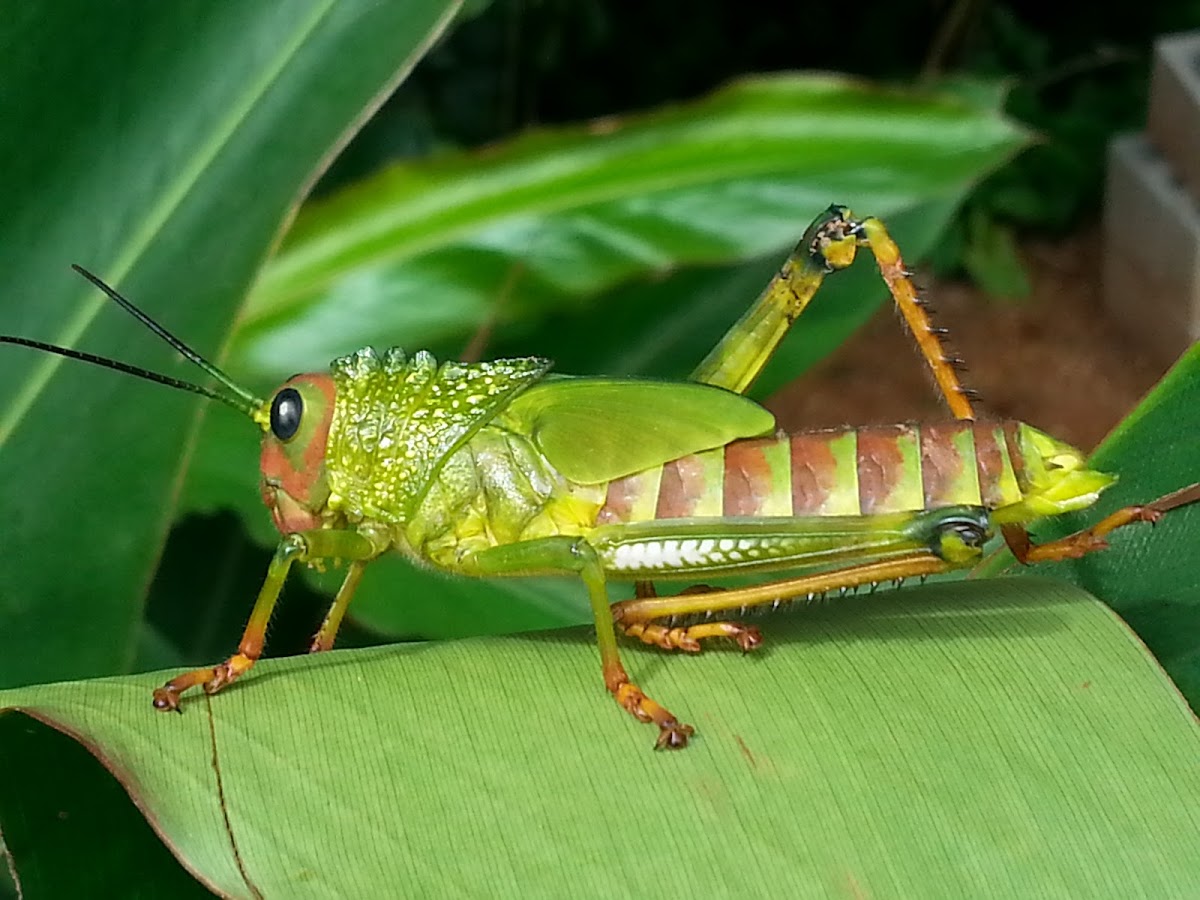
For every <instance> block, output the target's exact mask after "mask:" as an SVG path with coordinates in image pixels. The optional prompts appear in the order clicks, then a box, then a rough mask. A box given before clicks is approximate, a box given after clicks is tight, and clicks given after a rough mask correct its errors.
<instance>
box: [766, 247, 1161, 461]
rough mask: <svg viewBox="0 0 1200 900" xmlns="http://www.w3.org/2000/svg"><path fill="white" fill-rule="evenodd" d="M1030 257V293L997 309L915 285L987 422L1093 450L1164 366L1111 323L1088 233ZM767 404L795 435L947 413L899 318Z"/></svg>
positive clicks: (967, 293)
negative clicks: (1017, 424) (945, 333)
mask: <svg viewBox="0 0 1200 900" xmlns="http://www.w3.org/2000/svg"><path fill="white" fill-rule="evenodd" d="M1022 252H1023V254H1024V259H1025V263H1026V266H1027V270H1028V273H1029V276H1030V281H1031V283H1032V286H1033V292H1032V295H1031V296H1030V297H1028V298H1026V299H1024V300H1020V301H1000V300H995V299H991V298H988V297H986V296H983V295H981V294H980V292H979V291H978V290H977V289H975V288H974V287H972V286H970V285H967V284H964V283H960V282H951V281H946V282H937V281H934V282H931V281H930V279H929V278H928V277H927V276H925V277H923V276H922V275H921V274H918V275H917V276H916V279H915V280H916V282H917V284H918V286H919V287H921V288H922V293H923V296H925V297H926V298H927V299H928V300H929V302H930V304H931V307H932V309H933V310H934V311H935V313H934V320H935V322H936V324H938V325H940V326H942V327H944V328H948V329H949V330H950V335H949V348H950V352H951V354H952V355H957V356H959V357H961V358H963V359H965V360H966V361H967V367H968V368H967V370H966V372H965V373H964V374H963V376H962V377H963V382H964V384H965V385H966V386H967V387H969V388H973V389H975V390H976V391H978V392H979V394H980V397H981V401H980V403H979V404H978V408H979V410H980V411H981V412H986V413H988V414H992V415H997V416H1004V417H1009V416H1011V417H1013V418H1017V419H1021V420H1022V421H1026V422H1029V423H1030V424H1032V425H1035V426H1037V427H1039V428H1042V429H1043V430H1045V431H1047V432H1049V433H1050V434H1053V435H1054V436H1056V437H1059V438H1061V439H1063V440H1066V441H1068V442H1070V443H1072V444H1074V445H1075V446H1078V447H1080V448H1082V449H1085V450H1090V449H1091V448H1092V447H1094V446H1095V445H1096V444H1097V443H1099V442H1100V440H1101V439H1102V438H1103V437H1104V435H1105V434H1107V433H1108V431H1109V430H1110V429H1111V428H1112V427H1113V426H1114V425H1115V424H1116V423H1117V422H1118V421H1120V419H1121V418H1122V417H1124V415H1125V414H1126V413H1127V412H1128V411H1129V410H1130V409H1131V408H1132V407H1133V406H1134V405H1136V403H1137V402H1138V400H1139V399H1140V398H1141V397H1142V395H1143V394H1145V393H1146V391H1147V390H1149V388H1150V387H1151V386H1152V385H1153V384H1154V383H1155V382H1156V381H1157V380H1158V379H1159V378H1160V377H1161V376H1162V375H1163V373H1164V372H1165V371H1166V369H1167V366H1168V363H1167V362H1166V361H1163V360H1156V358H1155V357H1154V356H1153V355H1152V354H1151V353H1149V352H1147V351H1145V350H1143V349H1142V348H1141V347H1139V346H1136V345H1133V344H1131V343H1130V342H1129V341H1128V340H1127V339H1126V337H1125V336H1124V335H1123V334H1122V332H1121V331H1120V329H1119V328H1118V327H1117V326H1116V325H1115V324H1113V323H1112V322H1111V321H1110V320H1109V318H1108V317H1107V315H1106V313H1105V310H1104V306H1103V302H1102V299H1101V289H1100V269H1099V266H1098V265H1097V260H1098V259H1100V252H1101V240H1100V235H1099V233H1098V231H1089V232H1087V233H1084V234H1080V235H1076V236H1073V237H1070V238H1067V239H1064V240H1061V241H1057V242H1054V243H1030V244H1027V245H1026V246H1025V247H1023V251H1022ZM768 406H770V407H771V409H772V411H773V412H775V413H776V415H777V417H778V419H779V424H780V426H781V427H783V428H785V429H789V430H796V429H800V428H814V427H821V426H830V425H840V424H847V423H852V424H870V423H887V422H904V421H913V420H916V421H919V420H927V419H933V418H940V417H944V416H945V415H946V412H945V408H944V407H943V406H942V405H941V402H940V400H939V397H938V394H937V393H936V390H935V388H934V387H933V381H932V379H931V378H930V377H929V375H928V373H927V371H926V369H925V365H924V363H923V362H922V361H921V360H920V357H919V355H918V353H917V350H916V347H915V346H914V344H913V343H912V341H911V339H910V338H909V336H908V333H907V331H906V330H905V328H904V327H903V325H902V323H901V321H900V320H899V318H898V317H897V315H896V314H895V313H894V312H893V310H892V309H890V308H887V309H882V310H880V312H879V313H878V314H877V315H876V316H875V318H874V319H872V320H871V322H870V323H868V325H867V326H866V327H865V328H863V329H862V330H861V331H860V332H859V333H858V334H857V335H855V337H854V338H853V339H851V340H850V341H849V342H847V343H846V344H845V345H844V346H842V347H841V348H840V349H839V350H838V351H837V353H835V354H834V356H833V357H831V358H830V359H828V360H826V361H825V362H824V363H822V364H821V365H820V366H819V367H818V368H817V369H815V370H814V371H813V372H811V373H809V374H808V375H806V376H805V377H804V378H802V379H800V380H799V381H797V382H795V383H794V384H792V385H790V386H789V387H787V388H785V389H784V390H783V391H781V392H780V393H779V394H777V395H776V396H775V397H774V398H773V399H772V401H771V402H770V403H768Z"/></svg>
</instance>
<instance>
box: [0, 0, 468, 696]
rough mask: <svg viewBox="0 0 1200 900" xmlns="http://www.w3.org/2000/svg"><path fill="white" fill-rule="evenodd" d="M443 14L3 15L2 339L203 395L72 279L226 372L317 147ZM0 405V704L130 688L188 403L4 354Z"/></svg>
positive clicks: (313, 9)
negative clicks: (80, 270) (124, 677)
mask: <svg viewBox="0 0 1200 900" xmlns="http://www.w3.org/2000/svg"><path fill="white" fill-rule="evenodd" d="M454 6H455V4H454V3H453V2H449V0H436V2H435V0H412V2H406V3H392V4H379V3H374V2H367V0H349V2H344V3H330V2H325V0H283V2H278V3H269V4H263V3H259V2H256V0H231V2H227V3H215V4H214V3H210V2H207V0H180V2H173V3H159V2H151V0H137V2H132V3H126V4H122V5H121V6H120V7H119V9H114V8H112V7H110V6H109V5H105V4H96V3H91V2H86V0H63V2H55V3H46V4H15V5H13V6H11V8H9V9H7V10H6V20H5V24H4V27H3V28H2V29H0V110H3V119H4V127H3V128H2V129H0V195H2V196H3V197H4V208H5V214H4V217H3V219H2V220H0V270H2V271H4V273H5V283H6V288H5V292H4V296H3V298H2V299H0V330H2V331H3V332H4V333H9V334H19V335H24V336H28V337H33V338H39V339H43V340H49V341H54V342H57V343H60V344H66V345H69V346H76V347H81V348H86V349H87V350H89V351H91V352H94V353H99V354H102V355H106V356H112V357H116V358H119V359H122V360H125V361H128V362H133V363H135V364H141V365H144V366H146V367H147V368H150V369H155V370H158V371H165V372H167V373H169V374H173V375H177V376H180V377H185V378H196V377H197V376H198V375H199V374H200V373H198V372H196V371H194V370H192V369H191V367H189V366H187V365H186V364H185V363H183V362H182V361H181V360H179V359H177V358H175V356H174V354H173V353H172V352H171V351H170V350H169V349H167V348H165V347H164V346H163V345H162V344H160V343H158V342H157V341H155V340H154V339H153V338H152V337H150V336H149V335H148V334H146V333H145V332H144V331H143V330H142V329H141V328H139V327H138V326H137V325H136V324H135V323H133V322H132V321H131V320H130V319H128V317H126V316H123V315H121V314H120V313H119V312H118V311H117V310H115V308H111V304H109V303H108V302H107V301H105V300H104V299H102V297H101V295H100V294H99V293H98V292H97V291H96V290H95V289H94V288H92V287H90V286H89V285H87V284H86V283H85V282H84V281H83V280H82V279H80V278H78V277H77V276H76V275H74V274H73V273H72V272H71V271H70V270H69V268H68V265H69V264H70V263H72V262H78V263H81V264H84V265H86V266H87V267H88V268H91V269H93V270H95V271H96V272H97V273H98V274H100V275H101V276H103V277H105V278H106V279H108V280H111V281H112V282H114V283H116V284H118V286H119V287H120V288H122V289H123V290H124V291H125V292H126V293H127V294H129V296H130V297H132V298H133V299H134V300H135V301H136V302H138V303H140V304H142V305H144V307H145V308H146V310H147V311H148V312H149V313H150V314H151V315H153V316H155V317H157V318H160V319H161V320H162V321H163V322H164V324H166V325H167V326H168V327H169V328H171V329H172V330H174V331H177V332H178V333H179V334H180V335H182V336H184V337H186V338H187V340H188V341H189V342H190V343H193V344H194V345H195V346H196V347H197V349H199V350H200V351H201V352H203V353H207V354H209V355H216V351H217V349H218V348H219V347H220V346H221V343H222V340H223V338H224V336H225V334H226V332H227V329H228V323H229V322H230V321H231V320H232V319H233V317H234V313H235V311H236V309H237V308H238V304H239V303H240V301H241V298H242V296H243V294H244V292H245V291H246V289H247V287H248V285H249V284H250V282H251V280H252V277H253V275H254V272H255V270H256V269H257V267H258V266H259V265H260V264H261V262H262V259H263V257H264V256H265V255H266V253H267V251H268V248H269V246H270V244H271V242H272V240H273V239H274V238H275V236H276V235H277V234H278V232H279V231H280V228H281V226H282V224H283V223H284V222H285V221H286V220H287V219H288V218H289V216H290V214H291V212H292V210H293V207H294V204H295V203H296V201H297V198H298V197H299V195H300V194H302V193H303V192H304V190H305V188H306V186H307V185H308V184H309V183H311V180H312V179H313V177H314V176H315V173H316V172H317V171H318V170H319V169H320V168H321V167H322V166H323V165H324V164H325V163H326V161H327V157H328V154H329V148H330V147H333V146H336V145H337V144H338V143H339V142H340V141H342V140H343V139H344V137H345V135H346V134H347V133H348V132H349V131H350V130H352V129H353V127H354V126H355V124H356V122H357V120H358V119H359V118H360V117H361V115H362V113H363V110H364V109H365V108H367V107H368V106H369V105H370V104H372V103H374V102H377V101H378V100H379V99H380V98H381V95H383V94H385V93H386V92H387V90H388V89H389V87H390V85H392V84H394V83H395V82H396V80H397V79H398V78H399V77H400V75H401V74H402V73H403V72H405V71H407V68H408V67H409V66H411V65H412V63H413V61H414V60H415V59H416V57H417V56H419V54H420V52H421V51H422V49H423V47H424V45H425V44H426V42H427V41H428V40H429V39H430V36H431V35H432V34H433V33H435V32H436V31H437V29H438V28H440V27H441V24H442V21H443V19H444V18H445V17H446V15H447V13H448V10H450V9H452V8H453V7H454ZM0 383H3V384H4V385H5V391H4V395H3V399H0V470H2V471H3V473H4V477H3V479H0V511H2V512H3V516H4V520H5V523H6V525H5V539H4V542H5V547H4V553H3V558H2V560H0V684H15V683H22V682H29V681H38V680H48V679H51V678H63V677H78V676H83V675H87V674H97V673H104V672H114V671H121V670H124V669H126V668H127V667H128V666H129V664H130V662H131V661H132V659H133V655H134V652H135V650H136V640H137V635H138V632H139V629H140V617H141V602H142V595H143V593H144V591H145V587H146V585H147V583H148V581H149V579H150V574H151V571H152V565H153V561H154V559H155V558H156V556H157V553H158V550H159V547H160V544H161V542H162V540H163V535H164V533H165V530H166V527H167V524H168V522H169V521H170V518H171V514H172V512H173V507H174V501H175V494H176V493H177V491H178V475H179V466H180V463H181V460H182V459H183V457H184V455H185V453H186V450H187V446H188V435H189V433H190V432H191V431H192V430H193V425H194V423H195V418H196V411H197V404H196V403H195V402H193V401H191V400H189V399H188V398H187V397H185V396H183V395H180V394H171V393H170V392H168V391H164V390H163V389H161V388H158V387H151V386H148V385H145V384H136V383H134V382H133V381H132V380H130V379H128V378H122V377H120V376H117V375H115V374H112V373H98V372H96V371H95V370H91V371H89V370H86V369H85V368H83V367H82V366H80V365H78V364H73V363H67V362H66V361H64V360H62V359H60V358H58V357H51V356H48V355H40V356H39V355H37V354H34V353H31V352H28V351H25V350H21V349H18V348H15V347H4V348H3V352H0ZM223 412H227V411H223Z"/></svg>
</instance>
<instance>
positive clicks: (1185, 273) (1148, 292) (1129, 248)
mask: <svg viewBox="0 0 1200 900" xmlns="http://www.w3.org/2000/svg"><path fill="white" fill-rule="evenodd" d="M1196 155H1197V156H1198V157H1200V152H1198V153H1197V154H1196ZM1104 235H1105V241H1104V243H1105V254H1104V300H1105V304H1106V305H1107V307H1108V309H1109V311H1110V313H1111V315H1112V317H1113V318H1114V319H1115V320H1116V321H1117V322H1119V323H1120V324H1121V325H1122V326H1123V327H1124V328H1126V329H1127V330H1128V332H1129V334H1130V337H1131V339H1134V340H1137V341H1139V342H1140V343H1142V344H1143V345H1144V346H1145V347H1146V348H1147V349H1149V350H1150V351H1151V352H1153V353H1155V354H1156V355H1158V356H1159V357H1160V358H1161V360H1162V362H1163V363H1164V365H1167V364H1169V363H1171V362H1173V361H1174V360H1175V358H1176V357H1177V356H1178V355H1179V354H1180V353H1182V352H1183V351H1184V350H1186V349H1187V348H1188V347H1189V346H1190V345H1191V343H1192V342H1193V341H1195V340H1197V339H1200V210H1198V209H1197V206H1196V203H1195V202H1194V201H1193V199H1192V196H1191V194H1190V193H1189V191H1188V190H1187V189H1186V188H1185V187H1184V185H1183V184H1182V183H1181V182H1180V181H1179V179H1178V178H1177V177H1176V176H1175V175H1174V174H1173V171H1172V168H1171V167H1170V166H1168V164H1167V162H1166V160H1165V159H1164V158H1163V156H1162V155H1161V154H1160V153H1159V152H1158V151H1157V149H1156V148H1155V147H1153V146H1152V145H1151V143H1150V142H1149V141H1148V140H1147V139H1146V136H1145V135H1141V134H1131V135H1122V136H1119V137H1117V138H1115V139H1114V140H1113V141H1112V143H1111V144H1110V145H1109V154H1108V185H1107V189H1106V199H1105V209H1104Z"/></svg>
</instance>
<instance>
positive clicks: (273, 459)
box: [255, 374, 336, 534]
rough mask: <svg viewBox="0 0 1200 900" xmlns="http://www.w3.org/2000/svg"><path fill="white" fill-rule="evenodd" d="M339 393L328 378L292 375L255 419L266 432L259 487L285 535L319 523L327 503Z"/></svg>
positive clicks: (314, 375) (317, 525) (316, 375)
mask: <svg viewBox="0 0 1200 900" xmlns="http://www.w3.org/2000/svg"><path fill="white" fill-rule="evenodd" d="M335 391H336V389H335V387H334V384H333V379H332V378H331V377H330V376H328V375H322V374H308V375H294V376H292V377H291V378H289V379H288V380H287V381H285V382H284V383H283V384H282V385H280V387H279V389H278V390H277V391H275V393H274V394H273V395H272V396H271V399H270V401H268V402H267V403H264V404H263V407H262V408H261V410H260V411H259V413H258V414H257V415H256V416H255V420H256V421H257V422H258V423H259V425H260V426H261V427H262V429H263V441H262V455H261V457H260V458H259V469H260V471H261V473H262V479H261V480H260V482H259V489H260V490H261V492H262V498H263V502H264V503H266V504H267V508H268V509H270V510H271V517H272V518H273V519H274V520H275V525H276V527H277V528H278V529H279V530H280V531H281V532H283V533H284V534H287V533H289V532H293V531H303V530H305V529H309V528H317V527H319V526H320V524H321V512H322V511H323V510H324V508H325V502H326V501H327V500H328V499H329V482H328V479H327V478H326V476H325V444H326V442H327V441H328V440H329V424H330V422H331V421H332V420H333V408H334V395H335Z"/></svg>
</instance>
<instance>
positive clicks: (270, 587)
mask: <svg viewBox="0 0 1200 900" xmlns="http://www.w3.org/2000/svg"><path fill="white" fill-rule="evenodd" d="M380 552H381V549H380V548H379V547H377V546H376V545H375V543H374V542H372V541H371V540H370V539H369V538H367V537H366V536H365V535H362V534H360V533H359V532H357V531H335V530H327V529H316V530H313V531H298V532H295V533H293V534H288V535H284V537H283V540H281V541H280V542H279V546H278V547H277V548H276V549H275V556H274V557H273V558H272V559H271V565H270V566H269V567H268V568H267V577H266V580H265V581H264V582H263V586H262V589H261V590H259V592H258V600H256V601H255V603H254V609H253V611H252V612H251V613H250V621H249V622H248V623H246V630H245V631H244V632H243V633H242V640H241V642H240V643H239V644H238V649H237V652H236V653H234V654H233V655H232V656H230V657H229V658H228V659H226V660H225V661H224V662H221V663H218V664H217V665H215V666H209V667H202V668H199V669H192V671H190V672H185V673H183V674H182V675H179V676H176V677H175V678H172V679H171V680H170V681H168V682H167V683H166V684H164V685H163V686H162V687H160V688H158V689H156V690H155V691H154V708H155V709H159V710H163V711H164V712H169V711H172V710H174V711H176V712H182V710H180V709H179V697H180V694H182V693H183V692H184V691H186V690H188V689H189V688H193V687H201V688H203V689H204V692H205V693H206V694H215V693H216V692H217V691H219V690H221V689H222V688H223V687H226V686H227V685H229V684H231V683H232V682H234V681H236V680H237V679H238V678H240V677H241V676H242V675H245V674H246V672H248V671H250V669H251V667H253V665H254V664H255V663H256V662H257V661H258V658H259V657H260V656H262V651H263V645H264V644H265V643H266V639H267V625H268V623H269V622H270V621H271V613H272V612H274V610H275V603H276V601H278V599H279V592H280V591H281V590H282V589H283V582H284V581H285V580H286V579H287V574H288V571H289V570H290V569H291V568H292V563H295V562H310V561H312V560H317V559H343V560H350V561H352V562H361V561H363V560H368V559H371V558H372V557H375V556H378V555H379V553H380ZM351 571H352V572H354V571H361V570H360V569H357V570H356V568H355V567H354V566H353V565H352V568H351ZM354 583H355V584H357V579H356V580H355V582H354ZM342 593H343V592H339V594H338V596H339V599H341V596H342ZM345 602H346V603H348V602H349V596H348V595H347V596H346V598H345ZM339 618H340V617H339ZM323 630H324V629H323ZM331 641H332V637H331Z"/></svg>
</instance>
